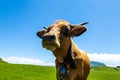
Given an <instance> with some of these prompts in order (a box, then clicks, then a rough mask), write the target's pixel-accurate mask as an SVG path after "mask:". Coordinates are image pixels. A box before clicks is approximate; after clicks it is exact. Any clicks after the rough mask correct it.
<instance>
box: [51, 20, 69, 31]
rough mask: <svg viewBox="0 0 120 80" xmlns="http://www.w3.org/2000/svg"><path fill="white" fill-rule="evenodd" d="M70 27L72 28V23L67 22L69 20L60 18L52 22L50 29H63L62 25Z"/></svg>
mask: <svg viewBox="0 0 120 80" xmlns="http://www.w3.org/2000/svg"><path fill="white" fill-rule="evenodd" d="M65 26H66V27H68V28H70V24H69V23H68V22H67V21H64V20H59V21H56V22H55V23H54V24H52V25H51V26H50V27H49V29H50V30H51V29H53V28H55V29H61V28H62V27H65Z"/></svg>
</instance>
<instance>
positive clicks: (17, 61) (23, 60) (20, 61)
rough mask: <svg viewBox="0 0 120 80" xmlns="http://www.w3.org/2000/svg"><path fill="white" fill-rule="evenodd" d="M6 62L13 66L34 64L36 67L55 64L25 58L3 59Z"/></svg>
mask: <svg viewBox="0 0 120 80" xmlns="http://www.w3.org/2000/svg"><path fill="white" fill-rule="evenodd" d="M3 60H4V61H7V62H9V63H13V64H34V65H45V66H54V65H55V64H54V62H44V61H42V60H39V59H33V58H25V57H6V58H3Z"/></svg>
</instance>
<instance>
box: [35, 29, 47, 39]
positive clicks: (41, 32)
mask: <svg viewBox="0 0 120 80" xmlns="http://www.w3.org/2000/svg"><path fill="white" fill-rule="evenodd" d="M45 33H47V30H41V31H39V32H37V33H36V34H37V36H38V37H40V38H43V36H44V34H45Z"/></svg>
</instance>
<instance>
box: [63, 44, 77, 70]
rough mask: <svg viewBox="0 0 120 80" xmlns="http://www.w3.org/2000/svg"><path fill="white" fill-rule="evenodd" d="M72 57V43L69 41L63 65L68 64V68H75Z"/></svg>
mask: <svg viewBox="0 0 120 80" xmlns="http://www.w3.org/2000/svg"><path fill="white" fill-rule="evenodd" d="M73 57H74V56H73V52H72V43H71V42H70V46H69V48H68V53H67V56H66V58H65V59H64V62H63V63H62V64H63V66H66V65H68V64H70V68H72V69H76V67H77V66H76V63H75V61H74V59H73Z"/></svg>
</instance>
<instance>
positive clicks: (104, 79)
mask: <svg viewBox="0 0 120 80" xmlns="http://www.w3.org/2000/svg"><path fill="white" fill-rule="evenodd" d="M88 80H120V69H118V70H115V69H114V68H113V67H105V66H97V67H93V68H92V69H91V72H90V75H89V77H88Z"/></svg>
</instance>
